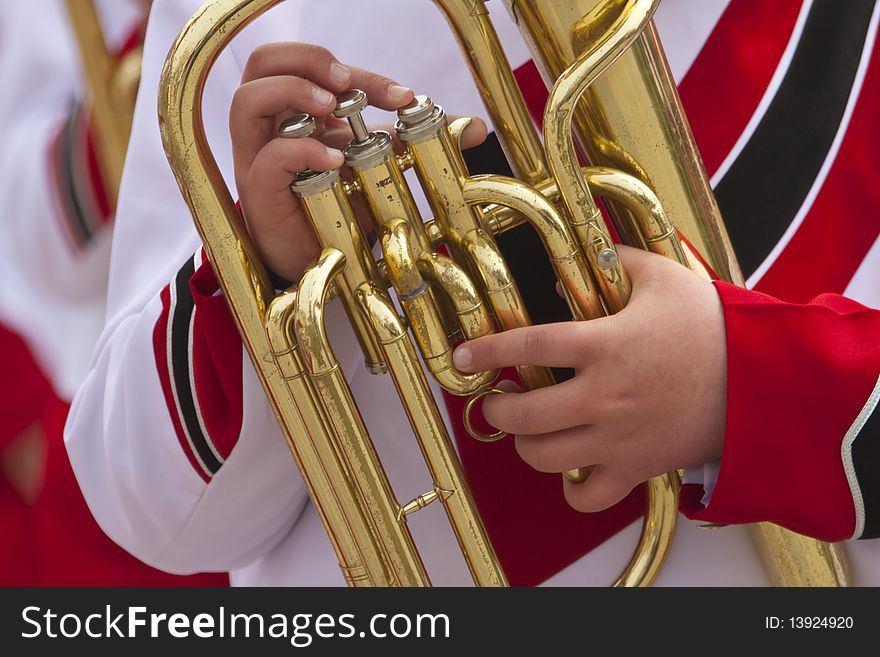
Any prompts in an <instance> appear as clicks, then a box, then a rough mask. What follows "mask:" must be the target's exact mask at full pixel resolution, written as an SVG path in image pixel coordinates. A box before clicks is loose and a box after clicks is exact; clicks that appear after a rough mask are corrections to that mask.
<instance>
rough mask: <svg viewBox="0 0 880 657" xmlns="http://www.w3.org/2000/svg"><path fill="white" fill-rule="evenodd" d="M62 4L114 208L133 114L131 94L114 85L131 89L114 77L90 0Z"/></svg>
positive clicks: (111, 59) (111, 58)
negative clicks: (64, 8)
mask: <svg viewBox="0 0 880 657" xmlns="http://www.w3.org/2000/svg"><path fill="white" fill-rule="evenodd" d="M66 5H67V14H68V18H69V20H70V26H71V28H73V33H74V36H75V37H76V41H77V44H78V47H79V50H80V53H81V57H80V59H81V61H82V66H83V72H84V73H85V77H86V80H87V82H88V88H89V102H90V104H91V110H92V112H93V113H94V121H92V122H91V125H92V126H93V128H94V130H95V137H96V139H95V141H96V146H97V149H98V168H99V170H100V172H101V180H102V181H103V183H104V187H105V189H106V190H107V195H108V196H109V200H110V204H111V207H116V199H117V197H118V196H119V183H120V181H121V180H122V167H123V165H124V164H125V152H126V150H128V137H129V134H130V132H131V120H132V117H133V116H134V96H133V95H132V96H130V97H125V95H124V94H123V93H122V91H123V89H121V88H119V86H118V85H119V84H128V89H127V91H131V88H132V86H131V85H130V82H131V81H130V80H125V79H118V78H117V62H116V56H115V55H113V54H112V53H111V52H110V51H109V50H108V48H107V42H106V40H105V38H104V33H103V30H102V29H101V20H100V18H99V17H98V12H97V10H96V8H95V4H94V2H93V1H87V2H83V1H82V0H66ZM139 70H140V69H139V68H138V73H139ZM136 88H137V87H136V85H135V86H134V89H136ZM120 102H124V105H123V106H120V105H119V103H120Z"/></svg>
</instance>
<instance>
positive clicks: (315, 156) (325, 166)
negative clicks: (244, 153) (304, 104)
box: [250, 137, 343, 193]
mask: <svg viewBox="0 0 880 657" xmlns="http://www.w3.org/2000/svg"><path fill="white" fill-rule="evenodd" d="M342 161H343V157H342V153H341V152H340V151H338V150H336V149H334V148H328V147H327V146H325V145H324V144H322V143H321V142H320V141H318V140H317V139H311V138H303V139H283V138H280V137H279V138H277V139H273V140H272V141H270V142H269V143H268V144H266V146H264V147H263V148H262V149H261V150H260V152H259V153H257V156H256V158H254V162H253V164H252V165H251V170H250V176H251V178H252V179H253V180H259V181H260V182H259V184H260V191H262V192H264V193H273V192H278V191H284V192H286V191H287V188H288V187H289V186H290V182H291V180H293V177H294V176H295V175H296V174H297V173H299V172H300V171H305V170H306V169H312V170H313V171H328V170H330V169H336V168H338V167H340V166H341V165H342Z"/></svg>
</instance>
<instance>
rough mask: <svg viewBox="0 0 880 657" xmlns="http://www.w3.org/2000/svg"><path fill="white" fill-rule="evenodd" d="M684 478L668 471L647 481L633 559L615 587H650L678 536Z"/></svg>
mask: <svg viewBox="0 0 880 657" xmlns="http://www.w3.org/2000/svg"><path fill="white" fill-rule="evenodd" d="M680 488H681V479H680V477H679V475H678V473H677V472H669V473H667V474H665V475H661V476H659V477H654V478H653V479H649V480H648V505H647V508H646V510H645V518H644V520H643V524H642V534H641V537H640V538H639V543H638V546H637V547H636V550H635V553H634V556H633V558H632V560H631V561H630V562H629V564H627V567H626V569H625V570H624V571H623V573H622V574H621V575H620V577H619V578H618V579H617V581H616V582H614V586H627V587H628V586H651V584H652V583H653V582H654V580H655V579H657V575H658V574H659V573H660V569H661V568H662V567H663V563H664V562H665V561H666V557H667V555H668V554H669V547H670V545H671V544H672V539H673V537H674V535H675V525H676V520H677V518H678V492H679V489H680Z"/></svg>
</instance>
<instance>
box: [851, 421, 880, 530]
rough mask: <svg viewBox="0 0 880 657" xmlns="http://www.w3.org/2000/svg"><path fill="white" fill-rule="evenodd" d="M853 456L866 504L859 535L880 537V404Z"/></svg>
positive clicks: (854, 448) (863, 427) (857, 441)
mask: <svg viewBox="0 0 880 657" xmlns="http://www.w3.org/2000/svg"><path fill="white" fill-rule="evenodd" d="M852 460H853V467H854V469H855V471H856V478H857V479H858V482H859V490H860V491H861V492H862V502H863V504H864V507H865V529H864V531H863V532H862V535H861V536H860V537H859V538H880V405H878V406H876V407H875V408H874V412H873V413H872V414H871V415H870V416H869V417H868V419H867V421H866V422H865V424H864V426H862V430H861V431H860V432H859V435H858V436H856V439H855V441H853V444H852Z"/></svg>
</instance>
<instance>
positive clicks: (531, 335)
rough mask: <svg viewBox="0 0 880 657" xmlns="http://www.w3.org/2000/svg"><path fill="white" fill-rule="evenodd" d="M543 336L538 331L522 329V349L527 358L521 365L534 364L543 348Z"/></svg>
mask: <svg viewBox="0 0 880 657" xmlns="http://www.w3.org/2000/svg"><path fill="white" fill-rule="evenodd" d="M544 343H545V341H544V336H543V333H541V332H539V331H523V337H522V350H523V354H524V355H525V356H526V358H527V359H529V360H528V362H527V363H522V364H523V365H534V364H535V362H534V361H535V359H536V358H537V357H539V356H540V355H541V352H542V351H543V349H544Z"/></svg>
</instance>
